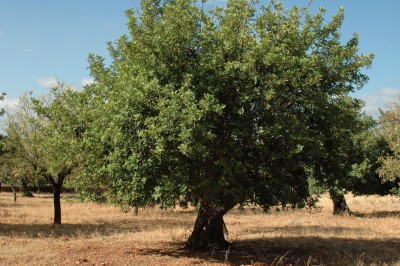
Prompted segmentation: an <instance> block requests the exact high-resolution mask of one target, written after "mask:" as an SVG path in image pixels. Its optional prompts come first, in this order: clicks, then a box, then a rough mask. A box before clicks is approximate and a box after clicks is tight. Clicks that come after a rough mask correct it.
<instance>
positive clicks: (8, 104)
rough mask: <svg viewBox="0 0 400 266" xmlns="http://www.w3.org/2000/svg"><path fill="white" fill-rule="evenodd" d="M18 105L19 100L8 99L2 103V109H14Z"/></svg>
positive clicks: (0, 104)
mask: <svg viewBox="0 0 400 266" xmlns="http://www.w3.org/2000/svg"><path fill="white" fill-rule="evenodd" d="M17 105H18V99H11V100H10V99H7V97H6V98H5V99H4V100H3V101H0V109H3V108H4V109H14V108H15V107H16V106H17Z"/></svg>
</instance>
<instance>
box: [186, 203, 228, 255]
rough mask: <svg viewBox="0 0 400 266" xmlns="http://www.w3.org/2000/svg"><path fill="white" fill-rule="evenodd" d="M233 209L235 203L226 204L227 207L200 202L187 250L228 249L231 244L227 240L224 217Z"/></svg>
mask: <svg viewBox="0 0 400 266" xmlns="http://www.w3.org/2000/svg"><path fill="white" fill-rule="evenodd" d="M233 207H234V204H233V203H230V204H225V206H216V205H214V204H212V203H207V202H206V201H204V200H200V209H199V213H198V215H197V219H196V222H195V225H194V229H193V232H192V234H191V236H190V237H189V239H188V241H187V243H186V248H189V249H204V248H209V247H213V248H220V249H227V248H228V247H229V246H230V244H229V242H228V241H226V240H225V236H224V230H226V227H225V223H224V219H223V216H224V215H225V214H226V213H227V212H228V211H229V210H230V209H232V208H233Z"/></svg>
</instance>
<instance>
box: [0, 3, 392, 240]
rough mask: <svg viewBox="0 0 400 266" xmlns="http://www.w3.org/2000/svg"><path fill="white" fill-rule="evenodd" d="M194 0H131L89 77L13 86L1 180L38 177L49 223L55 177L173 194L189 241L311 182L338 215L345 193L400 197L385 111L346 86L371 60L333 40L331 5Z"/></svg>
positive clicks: (336, 21) (337, 21)
mask: <svg viewBox="0 0 400 266" xmlns="http://www.w3.org/2000/svg"><path fill="white" fill-rule="evenodd" d="M202 3H203V2H202ZM203 4H204V3H203ZM203 4H200V3H197V2H196V1H189V0H176V1H160V0H158V1H157V0H143V1H142V2H141V10H140V12H139V11H136V10H133V9H132V10H128V11H127V12H126V17H127V26H128V29H129V35H123V36H121V37H120V38H119V39H118V40H116V41H115V42H113V43H111V42H110V43H109V44H108V48H109V54H110V57H111V59H112V60H111V63H110V64H109V65H106V64H105V59H104V58H103V57H101V56H98V55H93V54H91V55H89V69H90V72H91V76H92V77H93V78H94V83H92V84H89V85H86V86H84V87H83V88H82V89H79V90H77V89H74V88H73V87H72V86H69V85H68V84H65V83H62V82H60V83H59V84H58V85H57V86H55V87H54V88H52V89H51V90H50V91H49V92H48V93H47V94H46V95H43V96H36V95H33V94H30V93H25V94H23V95H21V97H20V98H19V102H18V105H17V106H16V107H15V108H10V109H9V110H7V111H6V112H5V114H4V115H3V119H4V120H5V123H4V125H5V126H4V135H2V136H1V146H0V147H1V157H0V158H1V164H2V167H1V175H0V178H1V179H2V180H1V181H2V182H6V183H8V184H13V185H17V184H18V185H21V186H28V185H29V184H32V183H37V182H43V181H45V182H47V183H48V184H50V185H51V186H52V187H53V190H54V223H56V224H59V223H61V202H60V193H61V190H62V188H63V186H64V185H67V186H69V187H73V188H74V189H75V190H76V192H77V195H78V197H79V198H80V199H82V200H87V201H105V202H109V203H111V204H116V205H119V206H121V207H123V208H125V209H130V208H135V207H136V208H138V207H145V206H147V205H149V204H154V203H157V204H159V206H160V207H161V208H168V207H172V206H175V204H176V203H177V200H178V199H179V198H181V199H182V197H184V200H185V201H186V202H189V203H192V204H195V205H197V206H198V217H197V219H196V222H195V225H194V229H193V231H192V234H191V236H190V237H189V239H188V242H187V247H188V248H199V247H207V246H213V245H217V246H219V247H226V246H228V245H229V243H227V241H226V240H225V238H224V221H223V216H224V215H225V214H226V213H227V212H228V211H229V210H231V209H232V208H234V207H235V206H237V205H245V204H257V205H259V206H261V207H263V208H264V209H265V210H268V209H269V208H270V207H272V206H278V205H279V206H283V207H285V208H303V207H307V206H313V205H314V204H315V202H316V198H315V196H314V194H313V192H315V191H316V189H317V190H319V191H327V192H329V194H330V197H331V199H332V201H333V205H334V213H335V214H338V213H343V212H347V213H351V210H350V209H349V207H348V206H347V204H346V201H345V198H344V194H345V193H346V192H352V193H354V194H356V195H361V194H367V195H369V194H380V195H387V194H399V180H400V179H399V175H398V171H399V170H398V169H399V152H400V151H399V145H398V143H399V141H398V138H399V132H400V131H399V130H398V127H397V126H396V125H397V123H399V121H400V120H399V116H398V112H399V110H400V109H399V105H397V104H396V105H393V106H392V107H391V108H390V109H389V110H388V111H386V112H382V113H381V117H380V119H379V120H378V121H376V120H374V119H373V118H372V117H371V116H368V115H366V114H365V113H363V112H362V107H363V102H362V101H361V100H359V99H356V98H354V97H352V96H351V93H352V92H354V91H355V90H358V89H361V88H362V87H363V85H364V84H365V83H366V82H367V81H368V77H367V76H366V75H365V74H363V73H362V70H363V69H365V68H369V67H370V66H371V63H372V59H373V55H371V54H360V53H359V49H358V36H357V35H356V34H354V36H353V37H352V38H351V39H350V40H348V41H347V42H345V43H343V40H342V39H341V35H340V31H339V30H340V26H341V24H342V22H343V19H344V11H343V9H339V10H338V13H337V14H336V15H334V16H333V17H332V18H331V19H330V20H329V21H326V18H325V10H324V9H323V8H321V9H320V10H319V11H318V12H317V13H316V14H312V13H311V11H310V9H309V7H292V8H285V7H284V6H283V5H282V4H281V3H280V2H275V1H271V2H270V3H269V4H268V5H266V6H263V7H259V6H257V5H255V4H254V3H252V2H249V1H245V0H229V1H227V4H226V7H225V8H222V7H217V8H213V9H212V8H205V7H204V5H203ZM2 98H3V96H2Z"/></svg>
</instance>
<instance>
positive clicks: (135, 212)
mask: <svg viewBox="0 0 400 266" xmlns="http://www.w3.org/2000/svg"><path fill="white" fill-rule="evenodd" d="M138 214H139V208H138V206H134V207H133V215H134V216H138Z"/></svg>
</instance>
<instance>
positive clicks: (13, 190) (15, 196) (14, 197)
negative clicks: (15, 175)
mask: <svg viewBox="0 0 400 266" xmlns="http://www.w3.org/2000/svg"><path fill="white" fill-rule="evenodd" d="M11 189H12V192H13V199H14V202H17V192H16V191H15V188H14V186H13V185H11Z"/></svg>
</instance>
